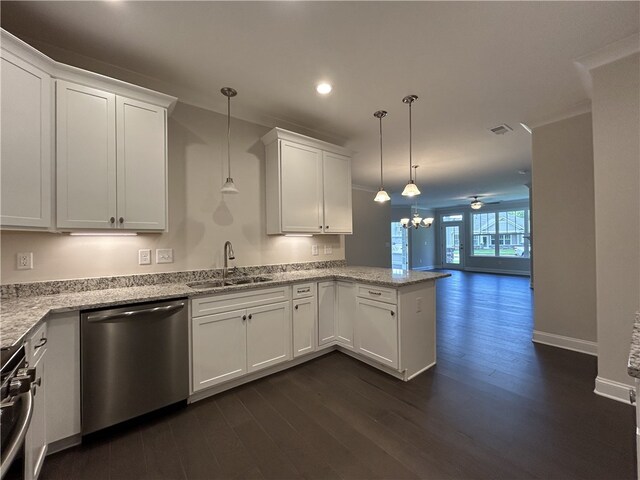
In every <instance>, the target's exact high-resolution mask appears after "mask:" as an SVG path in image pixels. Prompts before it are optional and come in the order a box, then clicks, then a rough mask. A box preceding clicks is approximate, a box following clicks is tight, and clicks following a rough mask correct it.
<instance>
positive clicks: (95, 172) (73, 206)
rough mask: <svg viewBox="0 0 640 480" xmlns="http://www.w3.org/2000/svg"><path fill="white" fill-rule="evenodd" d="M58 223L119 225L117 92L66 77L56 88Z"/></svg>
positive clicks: (88, 225) (105, 226)
mask: <svg viewBox="0 0 640 480" xmlns="http://www.w3.org/2000/svg"><path fill="white" fill-rule="evenodd" d="M56 105H57V113H56V127H57V135H56V138H57V144H56V152H57V156H56V164H57V187H58V188H57V225H58V227H59V228H87V229H94V228H102V229H109V228H115V227H116V223H115V221H116V216H117V212H116V97H115V95H113V94H111V93H108V92H104V91H102V90H98V89H95V88H89V87H85V86H82V85H76V84H73V83H70V82H65V81H62V80H58V81H57V87H56Z"/></svg>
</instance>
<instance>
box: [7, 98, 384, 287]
mask: <svg viewBox="0 0 640 480" xmlns="http://www.w3.org/2000/svg"><path fill="white" fill-rule="evenodd" d="M232 122H233V123H232V128H233V132H234V133H233V134H232V135H233V136H232V140H231V149H232V153H231V155H232V157H231V162H232V169H233V177H234V180H235V181H236V185H237V186H238V189H239V190H240V194H238V195H225V196H222V194H221V193H220V187H221V186H222V184H223V182H224V179H225V177H226V166H225V164H226V127H227V119H226V116H225V115H219V114H217V113H213V112H210V111H208V110H204V109H201V108H197V107H193V106H190V105H186V104H184V103H178V105H177V106H176V108H175V110H174V112H173V115H172V116H171V117H169V123H168V125H169V127H168V130H169V131H168V143H169V232H168V233H162V234H152V233H147V234H141V235H138V236H137V237H71V236H69V235H64V234H53V233H37V232H8V231H2V232H1V233H0V238H1V241H2V262H1V263H2V271H1V274H2V282H3V283H5V284H6V283H17V282H31V281H38V280H55V279H69V278H82V277H94V276H103V275H127V274H136V273H150V272H167V271H179V270H190V269H201V268H216V267H217V268H220V267H222V263H223V254H222V247H223V245H224V242H225V241H226V240H231V242H233V246H234V249H235V253H236V260H235V262H234V264H235V265H238V266H246V265H263V264H276V263H287V262H308V261H317V260H336V259H343V258H344V237H343V236H339V235H327V236H314V237H284V236H279V235H270V236H268V235H267V234H266V226H265V190H264V189H265V185H264V182H265V173H264V172H265V170H264V145H262V142H261V141H260V137H261V136H262V135H264V134H265V133H266V132H268V131H269V130H270V129H269V128H268V127H264V126H262V125H257V124H254V123H249V122H244V121H241V120H237V119H233V120H232ZM371 203H373V202H371ZM312 244H318V245H319V246H320V248H319V251H320V255H318V256H312V255H311V245H312ZM324 245H331V247H332V253H331V254H328V255H325V254H324ZM141 248H151V249H155V248H173V249H174V260H175V262H174V263H169V264H161V265H157V264H156V263H155V261H154V263H153V264H152V265H138V249H141ZM17 252H33V253H34V269H33V270H17V268H16V253H17ZM154 258H155V257H154Z"/></svg>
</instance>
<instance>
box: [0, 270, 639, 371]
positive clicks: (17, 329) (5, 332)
mask: <svg viewBox="0 0 640 480" xmlns="http://www.w3.org/2000/svg"><path fill="white" fill-rule="evenodd" d="M266 275H267V276H268V277H269V278H271V279H272V280H271V281H267V282H262V283H258V284H245V285H231V286H224V287H216V288H211V289H194V288H191V287H188V286H187V284H186V282H185V283H160V284H155V285H144V286H133V287H122V288H107V289H99V290H89V291H82V292H73V293H60V294H56V295H35V296H23V297H17V298H9V299H5V300H2V303H1V304H0V333H1V336H2V338H1V340H0V346H2V347H3V348H4V347H8V346H11V345H15V344H16V343H18V342H21V341H23V340H24V338H25V337H26V336H27V335H28V334H29V333H30V332H31V331H32V330H33V329H34V328H35V327H36V326H37V325H38V324H39V323H40V322H41V321H42V320H44V319H46V318H47V316H48V315H49V314H50V313H60V312H69V311H75V310H87V309H93V308H106V307H113V306H118V305H126V304H132V303H139V302H149V301H155V300H168V299H172V298H186V297H198V296H202V295H211V294H214V293H228V292H233V291H239V290H248V289H255V288H268V287H272V286H277V285H286V284H291V283H297V282H303V281H318V280H332V279H333V280H349V281H355V282H362V283H367V284H371V285H379V286H384V287H391V288H397V287H403V286H407V285H413V284H417V283H422V282H427V281H432V280H436V279H438V278H444V277H448V276H450V274H448V273H441V272H419V271H414V270H409V271H406V270H393V269H390V268H375V267H336V268H319V269H313V270H298V271H289V272H281V273H268V274H266ZM194 281H197V280H194ZM189 283H190V282H189ZM639 344H640V342H639ZM638 363H639V364H640V350H639V362H638Z"/></svg>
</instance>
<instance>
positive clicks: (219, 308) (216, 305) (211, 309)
mask: <svg viewBox="0 0 640 480" xmlns="http://www.w3.org/2000/svg"><path fill="white" fill-rule="evenodd" d="M290 299H291V287H290V286H288V285H286V286H283V287H274V288H264V289H256V290H253V289H252V290H243V291H241V292H234V293H226V294H225V293H223V294H220V295H213V296H210V297H202V298H194V299H193V300H191V316H192V317H194V318H195V317H200V316H202V315H212V314H215V313H222V312H228V311H229V310H240V309H243V308H249V307H257V306H259V305H266V304H269V303H275V302H283V301H287V300H290Z"/></svg>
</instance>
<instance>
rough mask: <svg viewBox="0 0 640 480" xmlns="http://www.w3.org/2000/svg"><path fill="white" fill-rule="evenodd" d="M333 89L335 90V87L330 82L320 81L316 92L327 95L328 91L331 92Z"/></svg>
mask: <svg viewBox="0 0 640 480" xmlns="http://www.w3.org/2000/svg"><path fill="white" fill-rule="evenodd" d="M331 90H333V87H332V86H331V84H330V83H319V84H318V85H317V86H316V92H318V93H319V94H320V95H327V94H328V93H331Z"/></svg>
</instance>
